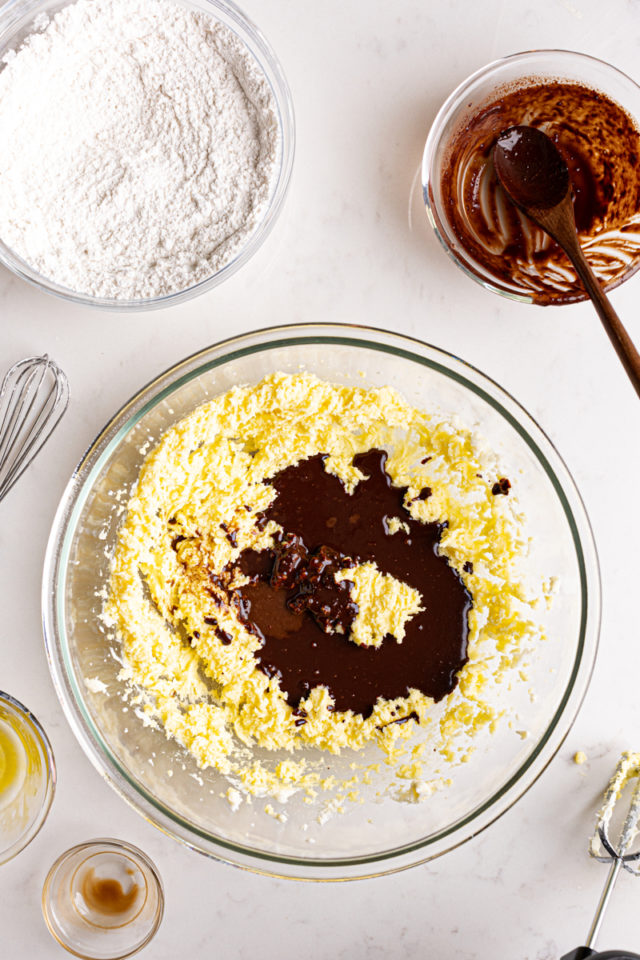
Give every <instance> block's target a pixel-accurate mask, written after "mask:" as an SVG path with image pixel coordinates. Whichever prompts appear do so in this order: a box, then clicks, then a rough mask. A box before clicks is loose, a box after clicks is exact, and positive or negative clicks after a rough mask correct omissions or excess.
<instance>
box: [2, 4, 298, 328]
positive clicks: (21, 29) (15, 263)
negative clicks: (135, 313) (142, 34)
mask: <svg viewBox="0 0 640 960" xmlns="http://www.w3.org/2000/svg"><path fill="white" fill-rule="evenodd" d="M68 2H69V0H9V2H8V3H5V4H4V6H2V8H1V9H0V70H1V69H2V59H3V57H4V56H5V54H6V53H7V52H8V51H10V50H14V49H16V48H17V47H19V46H20V44H21V43H22V42H23V41H24V39H25V37H27V36H28V35H29V34H30V33H32V32H33V22H34V19H35V18H36V17H38V16H40V15H42V14H43V13H45V14H49V15H53V14H55V13H56V12H57V11H58V10H60V9H61V8H62V7H65V6H67V5H68ZM71 2H73V0H71ZM175 2H178V3H182V4H183V5H184V6H186V7H188V8H192V9H194V10H198V11H201V12H204V13H207V14H208V15H210V16H212V17H213V18H214V19H216V20H219V21H220V22H221V23H223V24H225V26H227V27H228V28H229V29H230V30H232V31H233V33H235V34H236V36H237V37H238V38H239V39H240V40H241V41H242V43H243V44H244V45H245V46H246V47H247V48H248V50H249V52H250V53H251V54H252V56H253V57H254V58H255V60H256V62H257V63H258V66H259V67H260V69H261V70H262V72H263V73H264V75H265V77H266V79H267V81H268V82H269V85H270V86H271V89H272V91H273V96H274V100H275V103H276V107H277V110H278V119H279V126H280V156H279V162H278V173H277V179H276V181H275V184H274V187H273V192H272V194H271V197H270V200H269V205H268V207H267V209H266V211H265V214H264V217H263V218H262V220H261V221H260V223H259V224H258V226H257V227H256V229H255V230H254V232H253V233H252V234H251V235H250V236H249V238H248V240H247V242H246V244H245V245H244V247H242V248H241V249H240V250H239V251H238V252H237V253H236V255H235V256H234V257H233V258H232V259H231V260H230V261H229V262H228V263H226V264H225V265H224V266H223V267H221V269H220V270H218V271H217V272H216V273H214V274H213V275H212V276H210V277H207V279H206V280H201V281H200V282H199V283H196V284H194V285H193V286H191V287H187V288H186V289H184V290H177V291H176V292H175V293H170V294H166V295H164V296H161V297H151V298H148V299H143V300H116V299H108V298H104V297H92V296H90V295H88V294H83V293H78V292H77V291H75V290H69V289H68V288H67V287H63V286H61V285H60V284H58V283H56V282H55V281H54V280H51V279H49V278H48V277H44V276H42V275H41V274H40V273H38V272H37V271H36V270H34V269H33V268H32V267H31V266H30V265H29V264H28V263H26V262H25V261H24V260H23V259H22V258H21V257H19V256H18V255H17V254H16V253H14V251H13V250H12V249H11V248H10V247H8V246H7V245H6V244H5V243H3V242H2V239H1V238H0V263H1V264H3V265H4V266H5V267H7V269H9V270H11V271H12V272H13V273H15V274H16V275H17V276H19V277H22V279H23V280H27V281H28V282H29V283H32V284H34V285H35V286H36V287H38V288H39V289H41V290H44V291H46V292H47V293H52V294H55V295H56V296H59V297H62V298H63V299H65V300H71V301H73V302H74V303H82V304H86V305H88V306H92V307H102V308H105V309H107V310H117V311H131V310H150V309H156V308H158V307H169V306H172V305H173V304H176V303H182V302H183V301H184V300H191V299H193V297H197V296H199V295H200V294H201V293H206V291H207V290H210V289H211V288H212V287H216V286H217V285H218V284H219V283H222V281H223V280H226V279H227V277H230V276H232V274H234V273H235V272H236V271H237V270H239V269H240V267H242V266H243V264H245V263H246V262H247V260H249V259H250V258H251V257H252V256H253V254H254V253H255V252H256V251H257V250H258V248H259V247H261V246H262V244H263V243H264V241H265V240H266V238H267V236H268V235H269V233H270V232H271V230H272V228H273V225H274V224H275V222H276V220H277V218H278V215H279V213H280V211H281V209H282V205H283V202H284V199H285V196H286V193H287V189H288V186H289V180H290V177H291V169H292V166H293V156H294V151H295V121H294V114H293V101H292V99H291V91H290V90H289V85H288V83H287V80H286V78H285V75H284V73H283V70H282V67H281V66H280V63H279V61H278V59H277V57H276V55H275V53H274V51H273V50H272V49H271V46H270V45H269V43H268V42H267V40H266V39H265V38H264V37H263V35H262V33H261V32H260V30H259V29H258V27H257V26H256V25H255V24H254V23H252V21H251V20H249V19H248V17H247V16H246V15H245V14H244V13H243V12H242V11H241V10H240V9H239V8H238V7H236V6H235V4H234V3H231V2H228V0H175Z"/></svg>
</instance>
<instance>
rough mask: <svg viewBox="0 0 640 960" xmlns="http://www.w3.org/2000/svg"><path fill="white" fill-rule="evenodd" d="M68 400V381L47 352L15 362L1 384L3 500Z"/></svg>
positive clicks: (0, 488) (0, 483) (0, 494)
mask: <svg viewBox="0 0 640 960" xmlns="http://www.w3.org/2000/svg"><path fill="white" fill-rule="evenodd" d="M68 403H69V384H68V381H67V378H66V376H65V374H64V373H63V372H62V370H61V369H60V367H59V366H58V365H57V364H56V363H54V362H53V360H50V359H49V357H48V356H47V355H46V354H45V355H44V356H43V357H27V359H26V360H20V361H19V362H18V363H16V364H14V365H13V366H12V367H11V369H10V370H9V372H8V373H7V375H6V376H5V378H4V380H3V381H2V386H0V500H2V499H3V498H4V497H6V495H7V493H8V492H9V490H11V488H12V486H13V485H14V483H15V482H16V480H17V479H18V478H19V477H20V476H21V475H22V474H23V473H24V471H25V470H26V469H27V467H28V466H29V464H30V463H31V461H32V460H33V458H34V457H35V456H36V455H37V454H38V452H39V451H40V450H41V449H42V447H43V446H44V444H45V443H46V442H47V440H48V439H49V437H50V436H51V434H52V433H53V431H54V430H55V428H56V427H57V425H58V423H59V422H60V419H61V417H62V415H63V413H64V412H65V410H66V409H67V405H68Z"/></svg>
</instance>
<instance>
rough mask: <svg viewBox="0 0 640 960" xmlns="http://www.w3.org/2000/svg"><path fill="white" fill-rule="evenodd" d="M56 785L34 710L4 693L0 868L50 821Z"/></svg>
mask: <svg viewBox="0 0 640 960" xmlns="http://www.w3.org/2000/svg"><path fill="white" fill-rule="evenodd" d="M9 771H10V774H9ZM55 786H56V765H55V761H54V759H53V750H52V749H51V744H50V743H49V740H48V738H47V735H46V733H45V732H44V730H43V729H42V727H41V725H40V724H39V723H38V721H37V720H36V718H35V717H34V715H33V714H32V713H31V711H30V710H28V709H27V708H26V707H25V706H24V705H23V704H21V703H20V702H19V701H18V700H16V699H14V697H11V696H9V694H8V693H3V692H2V691H0V864H2V863H6V862H7V860H11V859H12V857H15V856H16V854H18V853H20V851H21V850H24V848H25V847H26V846H27V845H28V844H30V843H31V841H32V840H33V838H34V837H35V835H36V834H37V833H38V831H39V830H40V827H41V826H42V824H43V823H44V822H45V820H46V819H47V814H48V813H49V808H50V807H51V803H52V801H53V795H54V792H55Z"/></svg>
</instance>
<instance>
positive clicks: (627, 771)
mask: <svg viewBox="0 0 640 960" xmlns="http://www.w3.org/2000/svg"><path fill="white" fill-rule="evenodd" d="M634 781H635V782H634ZM625 788H626V790H627V791H631V800H630V804H629V809H628V811H627V814H626V817H625V818H624V822H623V824H622V828H621V830H620V834H619V836H618V839H617V840H612V838H611V828H612V819H613V816H614V811H615V808H616V805H617V803H618V801H619V800H620V797H621V795H622V792H623V791H624V790H625ZM638 839H640V753H623V754H622V756H621V757H620V760H619V761H618V766H617V767H616V771H615V773H614V775H613V776H612V778H611V780H610V781H609V786H608V787H607V789H606V792H605V795H604V801H603V803H602V808H601V810H600V811H599V813H598V819H597V822H596V831H595V833H594V835H593V837H592V838H591V842H590V845H589V853H590V854H591V856H592V857H595V859H596V860H600V861H601V862H602V863H610V864H611V868H610V870H609V876H608V877H607V882H606V884H605V887H604V890H603V891H602V896H601V897H600V902H599V904H598V908H597V910H596V915H595V917H594V918H593V923H592V924H591V929H590V930H589V933H588V936H587V942H586V944H585V946H584V947H577V948H576V949H575V950H572V951H571V952H570V953H567V954H565V956H564V957H562V960H587V958H588V957H592V958H595V960H640V954H637V953H629V952H628V951H625V950H607V951H605V952H604V953H597V952H596V951H595V950H593V949H592V946H591V945H592V944H593V943H594V942H595V939H596V936H597V934H598V930H599V929H600V924H601V923H602V918H603V916H604V911H605V909H606V907H607V904H608V902H609V898H610V896H611V893H612V891H613V887H614V884H615V882H616V879H617V877H618V874H619V873H620V870H621V869H624V870H627V871H628V872H629V873H632V874H634V875H635V876H639V875H640V848H639V845H638V843H637V841H638Z"/></svg>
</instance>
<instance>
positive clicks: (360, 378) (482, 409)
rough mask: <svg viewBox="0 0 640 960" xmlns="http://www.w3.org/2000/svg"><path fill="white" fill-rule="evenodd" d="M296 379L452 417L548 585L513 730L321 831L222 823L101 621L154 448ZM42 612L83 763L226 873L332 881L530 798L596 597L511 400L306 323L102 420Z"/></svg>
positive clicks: (422, 856) (558, 477) (589, 633)
mask: <svg viewBox="0 0 640 960" xmlns="http://www.w3.org/2000/svg"><path fill="white" fill-rule="evenodd" d="M300 370H308V371H310V372H312V373H315V374H317V375H318V376H319V377H321V378H323V379H325V380H328V381H333V382H336V383H344V384H349V383H351V384H353V383H356V384H358V385H366V386H371V387H374V386H384V385H390V386H392V387H395V388H396V389H397V390H398V391H399V392H400V393H402V394H403V396H404V397H405V398H406V399H407V400H408V401H410V402H411V403H412V404H413V405H415V406H417V407H420V408H423V409H428V410H430V411H436V412H442V413H449V414H457V415H458V417H459V418H460V420H461V422H462V423H463V424H464V425H466V426H468V427H470V428H473V430H474V431H476V432H477V433H478V434H480V435H482V436H483V437H484V438H485V439H486V441H487V442H488V443H489V445H490V446H491V448H492V449H493V450H494V451H496V453H497V454H498V455H499V456H500V457H501V459H502V461H503V462H504V463H505V464H508V469H509V471H510V473H509V474H508V475H509V476H511V477H515V476H517V478H518V494H519V500H520V503H521V505H522V507H523V509H524V510H525V511H526V515H527V517H528V523H529V530H530V533H531V536H532V544H531V555H530V558H529V561H528V562H529V564H530V566H531V569H532V571H533V574H534V575H535V576H537V577H538V578H540V579H542V578H549V577H551V576H555V577H557V578H558V590H557V593H556V595H555V597H554V602H553V604H552V605H551V609H550V611H549V612H548V614H545V615H546V616H547V621H546V627H547V633H548V639H547V640H545V641H544V642H542V643H540V644H539V645H538V647H537V648H536V655H535V657H534V660H533V662H532V664H531V667H530V670H529V676H528V678H527V681H526V682H524V681H523V682H519V683H518V682H516V683H513V684H511V685H508V684H502V685H500V688H499V690H498V692H497V693H496V698H497V699H496V703H495V706H496V708H497V709H498V710H501V709H507V710H508V711H509V712H510V713H511V715H514V714H517V718H518V722H517V724H515V725H513V724H512V725H510V724H509V723H506V722H505V723H503V724H499V725H498V727H497V729H496V731H495V732H494V733H493V734H490V733H488V732H487V733H482V734H479V735H478V736H477V738H476V741H475V747H476V749H475V752H474V753H473V754H472V756H471V758H470V760H469V762H468V763H465V764H462V765H460V766H458V767H452V768H451V769H450V770H448V771H446V777H447V778H448V779H449V781H450V782H449V784H448V785H447V786H444V787H443V788H442V789H441V790H439V791H437V792H436V793H435V794H434V795H433V796H431V797H429V798H428V799H426V800H424V801H423V802H421V803H400V802H398V801H397V800H393V799H391V798H386V799H384V800H382V799H380V796H379V795H378V794H379V791H380V787H381V785H382V786H384V778H385V777H386V778H387V779H388V780H389V781H390V780H391V778H392V776H393V772H392V770H391V769H390V768H386V767H384V765H383V767H384V769H383V771H382V774H381V778H382V781H383V782H382V783H381V780H380V779H379V780H378V781H376V782H375V783H374V784H373V785H372V786H371V788H370V792H369V793H368V794H367V793H366V791H365V792H363V794H362V797H363V799H364V802H363V803H362V804H360V805H358V804H353V805H351V808H350V809H349V805H347V809H346V810H345V812H344V814H342V815H340V816H335V817H333V818H332V819H329V820H328V821H327V822H325V823H323V824H320V823H319V822H318V818H317V817H316V815H315V813H314V809H313V807H309V805H307V804H305V803H304V802H303V800H302V798H301V797H298V796H294V797H292V798H291V799H290V801H289V803H288V804H287V809H286V818H282V819H276V818H274V817H273V816H268V815H266V814H265V813H264V812H263V807H264V805H265V803H266V802H267V801H266V800H265V801H261V800H255V799H254V801H253V803H252V804H251V805H249V804H246V803H243V804H242V805H241V807H240V808H239V809H238V810H236V811H235V812H234V811H233V809H232V808H231V807H230V805H229V803H228V802H227V800H226V799H225V798H224V796H223V794H224V792H225V790H226V789H227V787H228V783H227V782H226V780H225V778H224V777H222V776H221V775H220V774H219V773H217V772H216V771H213V770H205V771H199V770H198V769H197V767H196V765H195V762H194V761H193V760H192V759H191V758H190V756H189V755H188V754H187V753H186V752H185V751H184V750H183V749H182V748H180V747H179V746H178V745H177V744H176V743H174V742H172V741H168V740H167V739H166V738H165V736H164V734H163V733H162V731H161V730H157V729H153V728H152V727H149V726H146V725H145V724H144V723H143V720H142V719H141V718H140V717H138V716H137V715H136V712H135V710H134V709H133V708H129V709H125V708H124V701H123V699H122V694H123V693H124V683H123V682H122V681H121V680H120V679H118V673H119V670H120V666H121V664H120V662H119V660H118V656H119V650H118V648H117V644H116V645H115V646H114V643H113V642H112V641H109V640H108V639H107V638H106V636H105V633H104V626H103V624H102V622H101V620H100V612H101V607H102V603H103V597H104V595H105V588H106V585H107V582H108V575H109V560H108V555H109V550H110V549H111V547H112V546H113V544H114V542H115V537H116V532H117V528H118V526H119V524H120V522H121V520H122V514H123V506H124V505H125V504H126V500H127V496H128V494H129V491H130V489H131V486H132V484H134V483H135V481H136V478H137V475H138V471H139V469H140V466H141V464H142V461H143V459H144V454H145V452H146V451H147V450H148V448H149V441H151V442H152V443H153V442H155V441H157V440H158V438H159V437H160V436H161V435H162V433H163V432H164V431H165V430H166V429H168V428H169V427H171V426H172V425H173V424H174V423H176V421H178V420H179V419H181V418H182V417H184V416H185V415H186V414H187V413H189V412H190V411H191V410H193V409H194V407H196V406H198V405H199V404H200V403H202V402H203V401H205V400H207V399H208V398H210V397H212V396H214V395H216V394H218V393H220V392H222V391H225V390H227V389H229V388H231V387H232V386H234V385H240V384H251V383H255V382H256V381H258V380H259V379H260V378H261V377H263V376H265V375H266V374H269V373H271V372H273V371H284V372H299V371H300ZM43 611H44V627H45V639H46V647H47V653H48V657H49V662H50V666H51V671H52V675H53V679H54V682H55V685H56V689H57V692H58V696H59V697H60V701H61V703H62V705H63V708H64V710H65V713H66V715H67V718H68V720H69V722H70V724H71V726H72V728H73V730H74V732H75V734H76V736H77V737H78V740H79V741H80V743H81V745H82V747H83V748H84V750H85V752H86V753H87V755H88V757H89V758H90V760H91V761H92V763H93V764H94V766H95V767H96V768H97V769H98V770H99V771H100V773H102V775H103V776H104V777H105V779H106V780H107V781H108V782H109V783H110V784H111V785H112V786H113V787H114V788H115V789H116V790H117V791H118V792H119V793H120V794H121V795H122V796H123V797H124V798H125V799H126V800H127V801H128V802H129V803H130V804H131V805H132V806H133V807H134V808H135V809H136V810H138V811H139V812H140V813H142V814H143V815H144V816H145V817H147V818H148V819H149V820H151V821H152V822H153V823H155V824H156V825H157V826H159V827H160V828H161V829H163V830H164V831H165V832H167V833H169V834H171V835H172V836H174V837H176V838H178V839H180V840H182V841H183V842H184V843H186V844H188V845H189V846H191V847H193V848H195V849H197V850H200V851H201V852H203V853H206V854H208V855H210V856H215V857H217V858H219V859H222V860H226V861H229V862H231V863H233V864H236V865H238V866H242V867H246V868H249V869H252V870H256V871H259V872H263V873H268V874H272V875H278V876H286V877H297V878H302V879H318V880H320V879H323V880H333V879H348V878H354V877H363V876H372V875H377V874H381V873H387V872H390V871H393V870H398V869H402V868H404V867H408V866H411V865H413V864H416V863H419V862H422V861H425V860H428V859H431V858H432V857H436V856H438V855H440V854H442V853H444V852H445V851H447V850H449V849H451V848H452V847H455V846H457V845H458V844H460V843H461V842H462V841H464V840H466V839H468V838H469V837H471V836H473V835H475V834H477V833H478V831H479V830H481V829H483V828H484V827H486V826H488V825H489V824H490V823H492V822H493V821H494V820H495V819H496V818H497V817H498V816H499V815H500V814H502V813H503V812H504V811H505V810H506V809H507V808H508V807H509V806H510V805H511V804H512V803H513V802H514V801H515V800H516V799H517V798H518V797H519V796H521V795H522V794H523V793H524V792H525V791H526V790H527V788H528V787H530V786H531V784H532V783H533V782H534V780H535V779H536V777H537V776H538V775H539V774H540V773H541V771H542V770H543V769H544V767H545V766H546V765H547V764H548V763H549V761H550V759H551V758H552V757H553V755H554V753H555V752H556V750H557V749H558V747H559V746H560V744H561V743H562V741H563V739H564V737H565V736H566V734H567V732H568V730H569V727H570V725H571V723H572V721H573V719H574V717H575V714H576V712H577V710H578V707H579V706H580V703H581V700H582V698H583V696H584V693H585V691H586V687H587V684H588V681H589V676H590V673H591V669H592V666H593V662H594V658H595V653H596V647H597V634H598V625H599V616H600V588H599V576H598V564H597V558H596V552H595V548H594V543H593V538H592V535H591V531H590V527H589V522H588V520H587V517H586V514H585V511H584V507H583V505H582V502H581V500H580V496H579V494H578V492H577V490H576V487H575V485H574V483H573V480H572V478H571V476H570V474H569V472H568V470H567V468H566V467H565V465H564V464H563V462H562V460H561V459H560V457H559V456H558V454H557V453H556V451H555V449H554V448H553V446H552V444H551V442H550V441H549V440H548V438H547V437H546V436H545V435H544V433H543V432H542V431H541V430H540V428H539V427H538V426H537V425H536V423H534V421H533V420H532V419H531V417H530V416H529V415H528V414H527V413H526V412H525V411H524V410H523V409H522V407H520V406H519V405H518V403H517V402H516V401H515V400H514V399H513V398H512V397H510V396H509V395H508V394H507V393H505V391H504V390H502V389H501V388H500V387H499V386H498V385H497V384H496V383H494V382H493V381H491V380H489V379H488V378H487V377H485V376H484V375H483V374H481V373H479V372H478V371H477V370H475V369H473V367H470V366H469V365H468V364H466V363H464V362H463V361H461V360H459V359H457V358H456V357H453V356H451V355H449V354H447V353H444V352H443V351H441V350H438V349H436V348H434V347H431V346H427V345H426V344H423V343H420V342H419V341H417V340H412V339H409V338H407V337H402V336H398V335H395V334H391V333H386V332H384V331H381V330H372V329H367V328H364V327H355V326H346V325H339V326H338V325H332V324H317V325H303V326H285V327H278V328H272V329H268V330H262V331H258V332H256V333H251V334H248V335H246V336H241V337H237V338H234V339H232V340H227V341H225V342H223V343H220V344H216V345H215V346H212V347H209V348H208V349H206V350H203V351H201V352H200V353H197V354H195V355H194V356H192V357H189V358H188V359H186V360H183V361H181V362H180V363H178V364H177V365H176V366H174V367H172V368H171V369H170V370H168V371H167V372H166V373H163V374H162V375H161V376H159V377H158V378H157V379H156V380H154V381H153V382H152V383H150V384H148V385H147V386H146V387H144V388H143V389H142V390H141V391H140V392H139V393H137V394H136V396H134V397H133V398H132V399H131V400H130V401H129V403H127V404H126V405H125V406H124V407H123V408H122V409H121V410H120V411H119V412H118V413H117V414H116V415H115V416H114V418H113V419H112V420H111V422H110V423H109V424H108V425H107V426H106V427H105V428H104V430H102V431H101V432H100V434H99V435H98V437H97V438H96V440H95V442H94V443H93V445H92V446H91V447H90V449H89V450H88V451H87V453H86V454H85V456H84V457H83V459H82V461H81V462H80V464H79V465H78V467H77V469H76V470H75V472H74V474H73V476H72V478H71V480H70V482H69V485H68V487H67V489H66V492H65V494H64V496H63V498H62V502H61V504H60V506H59V508H58V512H57V515H56V518H55V521H54V524H53V529H52V533H51V537H50V541H49V546H48V550H47V556H46V561H45V569H44V582H43ZM423 735H424V736H426V733H425V734H423ZM371 749H372V750H375V747H372V748H371ZM372 759H373V758H372ZM150 760H152V763H150V762H149V761H150ZM353 760H354V756H353V754H350V753H349V752H348V751H347V752H344V753H343V754H342V755H341V756H338V757H334V756H331V755H327V757H326V766H327V768H328V772H329V773H331V774H335V775H336V776H337V777H338V778H339V779H343V780H344V779H347V778H348V776H349V765H350V763H352V761H353ZM169 769H172V770H173V772H174V775H173V776H171V775H167V774H168V771H169ZM320 819H322V818H320Z"/></svg>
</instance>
